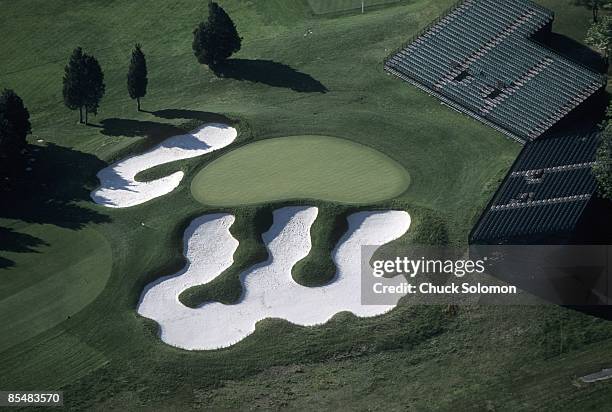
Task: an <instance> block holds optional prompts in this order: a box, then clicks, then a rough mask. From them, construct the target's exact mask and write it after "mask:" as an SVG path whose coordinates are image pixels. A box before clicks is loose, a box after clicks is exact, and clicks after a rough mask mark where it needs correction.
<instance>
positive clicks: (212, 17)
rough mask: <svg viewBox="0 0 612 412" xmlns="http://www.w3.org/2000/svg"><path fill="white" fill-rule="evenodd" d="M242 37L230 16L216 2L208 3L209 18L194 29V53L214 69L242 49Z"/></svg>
mask: <svg viewBox="0 0 612 412" xmlns="http://www.w3.org/2000/svg"><path fill="white" fill-rule="evenodd" d="M241 42H242V39H241V38H240V36H238V31H237V30H236V26H235V24H234V22H233V21H232V19H231V18H230V16H228V14H227V13H226V12H225V10H223V8H222V7H221V6H219V5H218V4H217V3H215V2H211V3H209V4H208V19H207V20H206V21H205V22H201V23H200V24H199V25H198V27H196V29H195V30H194V31H193V43H192V48H193V53H194V54H195V56H196V58H197V59H198V62H200V63H201V64H206V65H207V66H209V67H210V68H212V69H214V68H215V67H216V66H218V65H219V64H220V63H222V62H224V61H225V60H227V58H229V57H230V56H231V55H232V54H234V53H235V52H237V51H238V50H240V46H241Z"/></svg>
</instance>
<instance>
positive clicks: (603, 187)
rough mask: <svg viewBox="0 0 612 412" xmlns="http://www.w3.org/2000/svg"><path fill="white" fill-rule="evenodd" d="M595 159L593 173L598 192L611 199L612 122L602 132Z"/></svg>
mask: <svg viewBox="0 0 612 412" xmlns="http://www.w3.org/2000/svg"><path fill="white" fill-rule="evenodd" d="M595 160H596V162H595V165H594V166H593V174H594V175H595V178H596V179H597V183H598V189H599V194H600V196H601V197H603V198H605V199H608V200H612V124H609V125H608V126H607V127H606V128H605V130H604V132H603V133H602V136H601V141H600V142H599V147H598V149H597V156H596V159H595Z"/></svg>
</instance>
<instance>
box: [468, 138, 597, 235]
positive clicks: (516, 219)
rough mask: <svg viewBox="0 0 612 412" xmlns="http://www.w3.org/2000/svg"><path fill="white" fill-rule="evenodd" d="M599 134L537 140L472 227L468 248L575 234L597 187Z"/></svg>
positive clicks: (524, 151)
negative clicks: (593, 169)
mask: <svg viewBox="0 0 612 412" xmlns="http://www.w3.org/2000/svg"><path fill="white" fill-rule="evenodd" d="M598 140H599V135H598V132H591V133H588V134H583V135H575V134H570V135H564V136H558V137H549V138H541V139H537V140H535V141H533V142H530V143H528V144H527V145H525V147H524V148H523V150H522V152H521V154H520V155H519V157H518V158H517V160H516V161H515V163H514V165H513V167H512V168H511V170H510V172H509V173H508V175H507V176H506V178H505V180H504V182H503V183H502V184H501V186H500V188H499V189H498V191H497V193H496V194H495V196H494V197H493V200H492V201H491V202H490V204H489V205H488V207H487V209H486V210H485V212H484V213H483V215H482V216H481V218H480V220H479V222H478V223H477V224H476V226H474V229H473V230H472V233H471V234H470V243H498V244H501V243H507V242H514V241H517V240H520V239H523V240H533V239H535V238H538V237H542V236H545V237H548V238H550V237H551V236H554V235H562V234H566V233H570V232H573V231H574V229H575V227H576V225H577V224H578V221H579V220H580V217H581V215H582V213H583V210H584V209H585V207H586V206H587V204H588V203H589V201H590V199H591V196H592V194H593V193H594V191H595V188H596V181H595V178H594V176H593V174H592V172H591V166H592V165H593V160H594V158H595V152H596V150H597V142H598Z"/></svg>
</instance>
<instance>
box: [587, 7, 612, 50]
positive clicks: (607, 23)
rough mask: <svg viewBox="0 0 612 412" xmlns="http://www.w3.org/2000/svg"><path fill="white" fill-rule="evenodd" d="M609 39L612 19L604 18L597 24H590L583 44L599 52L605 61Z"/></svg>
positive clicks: (611, 34) (611, 32) (611, 35)
mask: <svg viewBox="0 0 612 412" xmlns="http://www.w3.org/2000/svg"><path fill="white" fill-rule="evenodd" d="M611 37H612V18H610V16H604V17H603V18H601V19H599V20H598V21H597V22H595V23H593V24H591V27H589V30H588V31H587V35H586V38H585V39H584V42H585V43H586V44H588V45H589V46H591V47H593V48H594V49H595V50H597V51H598V52H600V53H601V54H602V55H603V56H604V58H605V59H606V61H607V60H608V52H609V49H610V38H611Z"/></svg>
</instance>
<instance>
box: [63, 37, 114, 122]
mask: <svg viewBox="0 0 612 412" xmlns="http://www.w3.org/2000/svg"><path fill="white" fill-rule="evenodd" d="M104 91H105V85H104V73H103V72H102V68H101V67H100V64H99V63H98V61H97V60H96V58H95V57H93V56H90V55H88V54H86V53H83V50H82V49H81V48H80V47H77V48H76V49H74V51H73V52H72V55H71V56H70V60H69V61H68V65H66V67H65V69H64V88H63V94H64V104H65V105H66V106H67V107H68V108H69V109H72V110H76V109H79V123H83V109H85V124H87V121H88V113H90V112H91V113H93V114H97V113H98V107H99V106H100V100H102V97H103V96H104Z"/></svg>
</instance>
